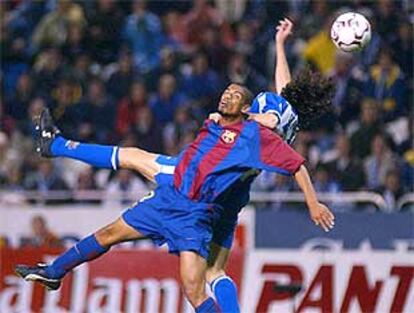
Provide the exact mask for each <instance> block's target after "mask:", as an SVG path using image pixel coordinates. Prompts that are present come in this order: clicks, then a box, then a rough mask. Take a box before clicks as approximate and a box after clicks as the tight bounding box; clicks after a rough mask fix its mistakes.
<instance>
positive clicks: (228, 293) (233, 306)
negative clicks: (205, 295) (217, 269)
mask: <svg viewBox="0 0 414 313" xmlns="http://www.w3.org/2000/svg"><path fill="white" fill-rule="evenodd" d="M211 289H212V291H213V293H214V296H215V297H216V300H217V303H218V304H219V306H220V308H221V310H222V311H223V312H226V313H239V312H240V309H239V303H238V301H237V287H236V284H235V283H234V282H233V280H232V279H231V278H230V277H229V276H227V275H224V276H220V277H218V278H216V279H215V280H213V282H212V283H211Z"/></svg>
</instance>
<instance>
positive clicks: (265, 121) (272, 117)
mask: <svg viewBox="0 0 414 313" xmlns="http://www.w3.org/2000/svg"><path fill="white" fill-rule="evenodd" d="M243 113H245V114H248V116H249V117H248V118H247V119H249V120H252V121H256V122H258V123H259V124H261V125H263V126H264V127H267V128H270V129H275V128H276V126H277V123H278V121H279V119H278V118H277V116H276V114H273V113H258V114H255V113H248V112H243Z"/></svg>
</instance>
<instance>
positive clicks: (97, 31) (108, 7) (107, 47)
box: [87, 0, 123, 64]
mask: <svg viewBox="0 0 414 313" xmlns="http://www.w3.org/2000/svg"><path fill="white" fill-rule="evenodd" d="M92 3H93V6H92V8H90V10H88V11H87V20H88V34H87V35H88V36H87V43H88V51H89V52H90V54H91V56H92V58H93V60H95V61H96V62H98V63H99V64H108V63H110V62H114V61H115V59H116V57H117V53H118V48H119V46H120V43H121V36H120V34H121V31H122V23H123V13H122V11H121V10H120V8H119V3H118V2H117V1H114V0H98V1H93V2H92Z"/></svg>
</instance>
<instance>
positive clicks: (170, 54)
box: [145, 47, 182, 92]
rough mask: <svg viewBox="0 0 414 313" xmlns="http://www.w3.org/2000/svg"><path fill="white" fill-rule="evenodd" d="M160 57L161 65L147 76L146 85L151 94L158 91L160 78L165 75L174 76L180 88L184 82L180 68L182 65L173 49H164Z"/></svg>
mask: <svg viewBox="0 0 414 313" xmlns="http://www.w3.org/2000/svg"><path fill="white" fill-rule="evenodd" d="M160 57H161V61H160V65H159V66H158V67H157V68H155V69H154V70H152V71H151V72H149V73H148V74H147V75H145V85H146V86H147V89H148V91H149V92H154V91H156V90H157V85H158V82H159V80H160V77H161V76H162V75H164V74H170V75H173V76H174V77H175V79H176V81H177V84H178V86H180V85H181V82H182V74H181V71H180V68H179V66H180V64H179V61H178V56H177V53H176V52H174V51H173V50H172V49H171V48H168V47H164V48H163V49H162V50H161V52H160Z"/></svg>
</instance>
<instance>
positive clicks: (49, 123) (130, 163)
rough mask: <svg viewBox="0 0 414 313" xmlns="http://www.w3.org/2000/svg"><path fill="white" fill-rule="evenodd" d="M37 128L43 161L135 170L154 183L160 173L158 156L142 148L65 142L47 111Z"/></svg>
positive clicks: (39, 120) (41, 116) (37, 142)
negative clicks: (60, 159)
mask: <svg viewBox="0 0 414 313" xmlns="http://www.w3.org/2000/svg"><path fill="white" fill-rule="evenodd" d="M36 128H37V129H38V131H39V137H38V138H37V141H36V146H37V151H38V152H39V153H40V154H41V155H42V156H43V157H49V158H52V157H66V158H71V159H75V160H79V161H82V162H85V163H88V164H90V165H92V166H94V167H99V168H108V169H114V170H117V169H118V168H123V169H132V170H136V171H139V172H140V173H141V174H143V175H144V176H145V177H146V178H148V179H149V180H152V181H154V175H156V174H157V173H158V172H159V171H160V165H159V164H158V163H157V162H156V159H157V158H158V154H155V153H150V152H147V151H145V150H142V149H139V148H120V147H117V146H108V145H97V144H89V143H80V142H76V141H72V140H68V139H65V138H64V137H63V136H62V135H61V133H60V131H59V129H58V128H57V127H56V126H55V124H54V122H53V119H52V116H51V115H50V112H49V110H47V109H45V110H43V112H42V114H41V115H40V117H39V119H38V120H37V121H36Z"/></svg>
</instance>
